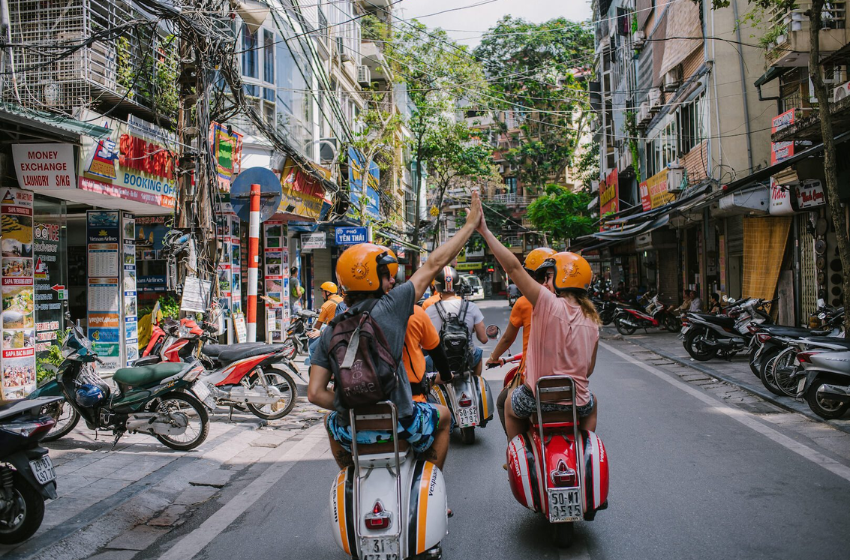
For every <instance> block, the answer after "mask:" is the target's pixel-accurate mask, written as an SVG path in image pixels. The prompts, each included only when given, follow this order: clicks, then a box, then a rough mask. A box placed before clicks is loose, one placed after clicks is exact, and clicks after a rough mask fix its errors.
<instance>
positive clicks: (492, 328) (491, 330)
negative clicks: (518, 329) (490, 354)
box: [485, 325, 502, 340]
mask: <svg viewBox="0 0 850 560" xmlns="http://www.w3.org/2000/svg"><path fill="white" fill-rule="evenodd" d="M485 332H486V333H487V338H489V339H490V340H496V339H497V338H499V335H500V334H502V330H501V329H500V328H499V327H497V326H496V325H487V330H486V331H485Z"/></svg>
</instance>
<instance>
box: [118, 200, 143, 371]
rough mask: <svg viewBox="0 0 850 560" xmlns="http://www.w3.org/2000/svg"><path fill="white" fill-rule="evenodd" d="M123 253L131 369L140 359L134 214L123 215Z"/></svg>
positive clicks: (125, 340)
mask: <svg viewBox="0 0 850 560" xmlns="http://www.w3.org/2000/svg"><path fill="white" fill-rule="evenodd" d="M121 222H122V223H121V226H122V235H121V237H122V239H121V251H122V259H123V261H122V262H123V267H124V285H123V286H122V289H123V292H124V342H125V344H126V348H127V356H126V357H125V360H124V365H125V366H127V367H129V366H131V365H133V363H134V362H135V361H136V360H137V359H139V326H138V305H139V304H138V299H137V294H136V220H135V219H134V217H133V215H132V214H128V213H126V212H122V214H121Z"/></svg>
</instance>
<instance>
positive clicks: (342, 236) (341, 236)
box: [335, 227, 369, 245]
mask: <svg viewBox="0 0 850 560" xmlns="http://www.w3.org/2000/svg"><path fill="white" fill-rule="evenodd" d="M335 236H336V237H335V240H336V244H337V245H357V244H358V243H366V242H367V241H368V239H369V229H368V228H365V227H338V228H336V232H335Z"/></svg>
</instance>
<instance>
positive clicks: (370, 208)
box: [348, 148, 381, 220]
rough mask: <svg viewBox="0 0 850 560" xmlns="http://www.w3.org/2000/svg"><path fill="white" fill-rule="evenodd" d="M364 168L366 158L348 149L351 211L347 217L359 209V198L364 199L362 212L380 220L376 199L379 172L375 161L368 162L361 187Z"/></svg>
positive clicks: (379, 210) (378, 201) (378, 202)
mask: <svg viewBox="0 0 850 560" xmlns="http://www.w3.org/2000/svg"><path fill="white" fill-rule="evenodd" d="M365 166H366V157H365V156H364V155H363V154H362V153H360V152H359V151H357V150H355V149H354V148H348V184H349V187H350V189H351V193H352V197H351V208H352V209H351V210H349V215H351V212H352V211H353V210H355V209H359V208H360V201H359V198H360V197H364V196H365V197H366V201H365V202H366V204H365V205H364V211H365V213H366V214H367V215H369V216H371V217H372V218H375V219H376V220H377V219H380V217H381V204H380V198H379V197H378V185H379V184H380V177H381V170H380V168H378V164H377V163H375V161H372V162H370V164H369V172H368V173H367V174H366V175H367V179H366V187H365V188H364V187H363V175H364V172H365V170H364V169H363V168H364V167H365ZM358 193H359V195H358Z"/></svg>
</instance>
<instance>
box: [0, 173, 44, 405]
mask: <svg viewBox="0 0 850 560" xmlns="http://www.w3.org/2000/svg"><path fill="white" fill-rule="evenodd" d="M2 192H3V197H2V200H0V215H2V227H0V235H2V238H0V245H2V281H0V284H2V290H0V291H2V307H0V309H2V315H0V321H2V324H3V336H2V339H0V348H2V353H0V364H2V389H3V391H2V393H3V398H4V399H5V400H10V399H16V398H23V397H25V396H26V395H28V394H29V393H31V392H32V391H33V390H34V389H35V386H36V370H35V348H36V324H35V293H34V278H33V266H34V265H33V194H32V193H31V192H29V191H24V190H20V189H4V190H3V191H2Z"/></svg>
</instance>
